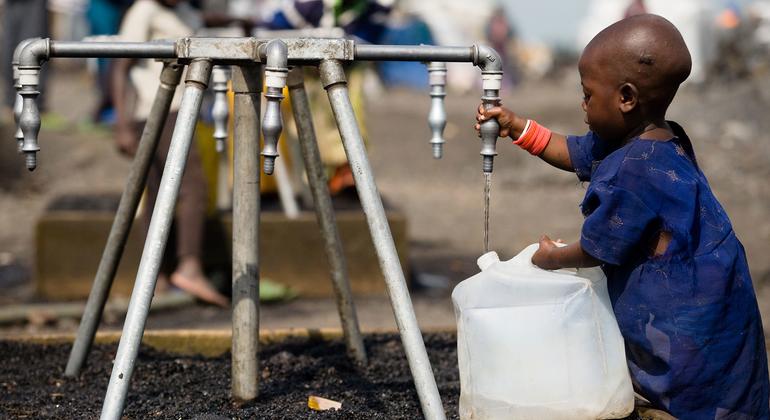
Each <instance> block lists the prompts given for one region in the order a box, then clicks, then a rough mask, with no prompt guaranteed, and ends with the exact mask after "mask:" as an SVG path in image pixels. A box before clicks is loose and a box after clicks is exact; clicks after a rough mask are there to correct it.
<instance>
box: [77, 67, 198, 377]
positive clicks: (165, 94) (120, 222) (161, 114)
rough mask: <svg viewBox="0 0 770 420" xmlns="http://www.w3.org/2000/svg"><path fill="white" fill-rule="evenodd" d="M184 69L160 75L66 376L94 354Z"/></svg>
mask: <svg viewBox="0 0 770 420" xmlns="http://www.w3.org/2000/svg"><path fill="white" fill-rule="evenodd" d="M183 68H184V66H182V65H179V64H177V63H166V64H165V65H164V66H163V71H162V72H161V74H160V86H158V93H156V94H155V101H154V102H153V104H152V110H151V112H150V116H149V117H148V118H147V123H146V124H145V125H144V131H143V132H142V139H141V141H140V142H139V148H138V150H137V151H136V156H135V157H134V161H133V163H132V164H131V171H130V172H129V174H128V180H127V181H126V187H125V189H124V190H123V195H122V196H121V197H120V204H119V205H118V211H117V213H116V214H115V220H114V221H113V222H112V228H111V229H110V235H109V236H108V237H107V244H106V245H105V247H104V253H103V254H102V259H101V261H100V262H99V268H98V269H97V270H96V276H95V277H94V284H93V286H91V294H89V295H88V302H86V307H85V310H84V311H83V317H82V319H81V320H80V327H79V328H78V333H77V336H76V337H75V343H74V344H73V345H72V350H71V351H70V356H69V360H67V368H66V369H65V371H64V375H65V376H70V377H72V376H77V375H78V374H79V373H80V369H81V368H82V367H83V364H84V363H85V361H86V358H87V357H88V353H89V351H90V350H91V344H92V343H93V341H94V335H96V329H97V328H98V327H99V322H100V321H101V319H102V311H104V304H105V303H106V302H107V297H108V296H109V294H110V288H112V281H113V280H114V279H115V272H116V271H117V270H118V264H120V258H121V257H122V256H123V250H124V249H125V247H126V240H127V239H128V233H129V232H130V231H131V225H132V224H133V222H134V215H136V208H137V207H138V206H139V200H140V198H141V197H142V191H143V190H144V185H145V182H146V181H147V172H148V171H149V169H150V163H151V161H152V158H153V156H155V150H156V149H157V148H158V141H159V140H160V136H161V134H162V133H163V126H164V125H165V124H166V118H167V117H168V112H169V108H170V107H171V101H172V100H173V99H174V91H175V90H176V87H177V85H178V84H179V80H180V79H181V77H182V70H183Z"/></svg>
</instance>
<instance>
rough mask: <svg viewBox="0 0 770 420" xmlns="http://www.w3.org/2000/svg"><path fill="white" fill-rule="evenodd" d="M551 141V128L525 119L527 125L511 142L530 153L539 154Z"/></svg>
mask: <svg viewBox="0 0 770 420" xmlns="http://www.w3.org/2000/svg"><path fill="white" fill-rule="evenodd" d="M550 141H551V130H549V129H547V128H545V127H543V126H542V125H540V124H538V123H537V122H536V121H535V120H527V125H526V127H525V128H524V132H523V133H521V136H519V138H518V139H517V140H515V141H514V142H513V144H515V145H517V146H519V147H521V148H522V149H524V150H526V151H528V152H529V153H530V154H532V155H535V156H539V155H540V154H541V153H543V151H544V150H545V148H546V147H548V142H550Z"/></svg>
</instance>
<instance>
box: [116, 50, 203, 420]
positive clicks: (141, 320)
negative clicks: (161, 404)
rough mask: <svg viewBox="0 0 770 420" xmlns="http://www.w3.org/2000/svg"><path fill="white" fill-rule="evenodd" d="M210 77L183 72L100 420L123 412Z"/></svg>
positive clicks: (195, 70) (199, 71) (193, 67)
mask: <svg viewBox="0 0 770 420" xmlns="http://www.w3.org/2000/svg"><path fill="white" fill-rule="evenodd" d="M210 75H211V61H209V60H193V61H192V63H190V65H189V68H188V70H187V77H186V80H185V90H184V95H183V96H182V104H181V107H180V109H179V115H178V116H177V120H176V125H175V126H174V135H173V136H172V138H171V147H170V149H169V152H168V158H167V160H166V166H165V167H164V169H163V177H162V179H161V182H160V189H159V191H158V198H157V201H156V203H155V208H154V209H153V214H152V221H151V222H150V228H149V231H148V232H147V240H146V241H145V243H144V250H143V251H142V259H141V261H140V263H139V270H138V271H137V274H136V282H135V283H134V290H133V292H132V293H131V300H130V301H129V304H128V312H127V314H126V321H125V323H124V325H123V334H122V335H121V337H120V345H119V346H118V353H117V354H116V355H115V364H114V365H113V367H112V375H111V376H110V382H109V386H108V387H107V394H106V395H105V398H104V405H103V406H102V414H101V418H102V419H115V420H117V419H119V418H120V417H121V415H122V413H123V408H124V406H125V401H126V395H127V394H128V387H129V382H130V380H131V374H132V373H133V371H134V364H135V363H136V355H137V353H138V352H139V345H140V343H141V340H142V335H143V333H144V326H145V323H146V321H147V314H148V312H149V310H150V302H151V301H152V296H153V293H154V291H155V283H156V281H157V279H158V271H159V270H160V264H161V260H162V258H163V251H164V250H165V249H166V241H167V240H168V233H169V230H170V227H171V220H172V218H173V215H174V207H175V206H176V201H177V197H178V196H179V187H180V185H181V181H182V174H183V173H184V169H185V164H186V162H187V155H188V153H189V151H190V146H191V144H192V140H193V135H194V133H195V123H196V121H197V119H198V113H199V112H200V108H201V99H202V98H203V91H204V90H205V89H206V86H207V85H208V81H209V76H210Z"/></svg>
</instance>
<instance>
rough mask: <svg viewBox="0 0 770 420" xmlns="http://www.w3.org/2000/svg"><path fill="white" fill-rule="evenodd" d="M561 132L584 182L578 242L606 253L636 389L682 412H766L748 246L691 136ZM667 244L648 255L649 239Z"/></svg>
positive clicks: (723, 415) (757, 415)
mask: <svg viewBox="0 0 770 420" xmlns="http://www.w3.org/2000/svg"><path fill="white" fill-rule="evenodd" d="M670 124H671V126H672V128H673V130H674V134H675V137H674V138H672V139H670V140H668V141H654V140H645V139H640V138H635V139H633V140H632V141H630V142H629V143H627V144H626V145H625V146H623V147H620V148H617V149H616V150H611V149H610V147H609V145H608V144H607V143H605V142H602V141H601V140H599V139H598V138H597V137H596V135H595V134H593V133H590V132H589V133H588V134H587V135H586V136H582V137H575V136H571V137H568V139H567V145H568V148H569V153H570V158H571V159H572V164H573V166H574V168H575V172H576V174H577V175H578V177H579V178H580V180H582V181H590V184H589V186H588V189H587V191H586V195H585V198H584V200H583V203H582V204H581V209H582V211H583V214H584V215H585V217H586V218H585V222H584V224H583V228H582V233H581V238H580V244H581V246H582V248H583V250H585V252H587V253H588V254H590V255H592V256H594V257H595V258H597V259H599V260H601V261H602V262H603V263H604V264H603V266H602V267H603V269H604V272H605V273H606V274H607V283H608V287H609V292H610V299H611V301H612V305H613V309H614V311H615V316H616V317H617V320H618V325H619V326H620V331H621V333H622V334H623V338H624V339H625V343H626V357H627V358H628V367H629V369H630V372H631V378H632V380H633V383H634V387H635V389H636V391H637V392H638V393H639V394H640V395H642V396H643V397H645V398H646V399H648V400H649V401H650V402H651V403H652V404H653V406H655V407H657V408H661V409H663V410H665V411H667V412H669V413H671V414H672V415H674V416H676V417H678V418H680V419H698V420H700V419H727V418H729V419H741V420H742V419H767V418H769V417H770V415H769V413H768V411H769V410H770V409H769V407H770V403H769V402H768V368H767V355H766V353H765V339H764V333H763V331H762V321H761V319H760V315H759V309H758V307H757V300H756V296H755V295H754V289H753V286H752V283H751V276H750V275H749V267H748V263H747V261H746V255H745V253H744V250H743V246H742V245H741V243H740V241H739V240H738V238H737V237H736V236H735V232H733V228H732V225H731V224H730V220H729V219H728V217H727V214H725V211H724V210H723V209H722V206H721V205H720V204H719V202H718V201H717V199H716V198H715V197H714V194H713V193H712V192H711V188H710V187H709V184H708V181H707V180H706V177H705V176H704V175H703V172H701V170H700V168H699V167H698V164H697V161H696V159H695V154H694V152H693V149H692V145H691V143H690V140H689V139H688V138H687V135H686V134H685V133H684V131H683V130H682V128H681V127H679V126H678V125H676V124H675V123H670ZM661 232H667V233H669V234H670V236H671V241H670V243H669V245H668V248H667V249H666V251H665V252H664V253H663V254H662V255H660V256H653V252H652V250H653V248H654V246H655V243H656V239H657V238H658V237H659V235H660V234H661Z"/></svg>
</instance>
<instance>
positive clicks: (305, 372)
mask: <svg viewBox="0 0 770 420" xmlns="http://www.w3.org/2000/svg"><path fill="white" fill-rule="evenodd" d="M425 339H426V347H427V349H428V355H429V357H430V360H431V364H432V366H433V370H434V373H435V375H436V381H437V383H438V386H439V391H440V393H441V396H442V400H443V402H444V408H445V410H446V412H447V414H448V415H449V417H450V418H456V417H457V399H458V398H459V394H460V382H459V373H458V371H457V352H456V341H455V337H454V335H452V334H429V335H426V336H425ZM365 342H366V347H367V350H368V354H369V365H368V366H366V367H364V368H357V367H356V366H355V365H354V363H353V362H351V361H350V359H349V358H348V357H347V356H346V352H345V346H344V345H343V344H342V342H341V341H332V342H328V341H321V340H298V339H297V340H294V339H292V340H288V341H284V342H282V343H278V344H271V345H266V346H263V347H262V348H261V349H260V366H261V374H260V376H261V379H260V396H259V398H258V400H257V402H255V403H252V404H250V405H246V406H238V405H236V404H234V403H233V401H232V400H231V399H230V395H229V389H230V381H229V375H230V356H229V354H227V355H224V356H221V357H216V358H205V357H196V356H193V357H186V356H177V355H171V354H167V353H162V352H158V351H155V350H152V349H150V348H146V347H143V348H142V349H141V351H140V353H139V360H138V362H137V367H136V369H135V371H134V377H133V380H132V389H131V391H130V392H129V396H128V400H127V403H126V409H125V411H124V415H125V416H126V417H128V418H148V417H152V418H184V419H220V418H260V419H261V418H264V419H276V418H303V419H305V418H311V419H326V418H335V419H416V418H420V417H421V412H420V406H419V401H418V399H417V394H416V391H415V389H414V384H413V382H412V379H411V375H410V373H409V366H408V364H407V362H406V356H405V355H404V352H403V347H402V345H401V340H400V339H399V337H398V336H396V335H372V336H368V337H366V340H365ZM116 348H117V346H115V345H110V346H97V347H95V348H94V350H93V351H92V352H91V356H90V358H89V365H88V367H87V368H86V369H84V371H83V373H82V374H81V375H80V377H79V378H75V379H70V378H65V377H64V374H63V372H64V365H65V363H66V359H67V355H68V352H69V346H67V345H48V346H43V345H33V344H22V343H17V342H7V341H0V395H1V397H0V398H1V399H0V418H8V417H10V418H96V417H98V415H99V413H100V410H101V404H102V401H103V398H104V392H105V391H106V389H107V381H108V379H109V374H110V372H111V367H112V359H113V357H114V355H115V351H116ZM310 395H317V396H321V397H325V398H329V399H332V400H335V401H340V402H341V403H342V409H341V410H339V411H325V412H316V411H313V410H311V409H309V408H308V407H307V399H308V396H310Z"/></svg>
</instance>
